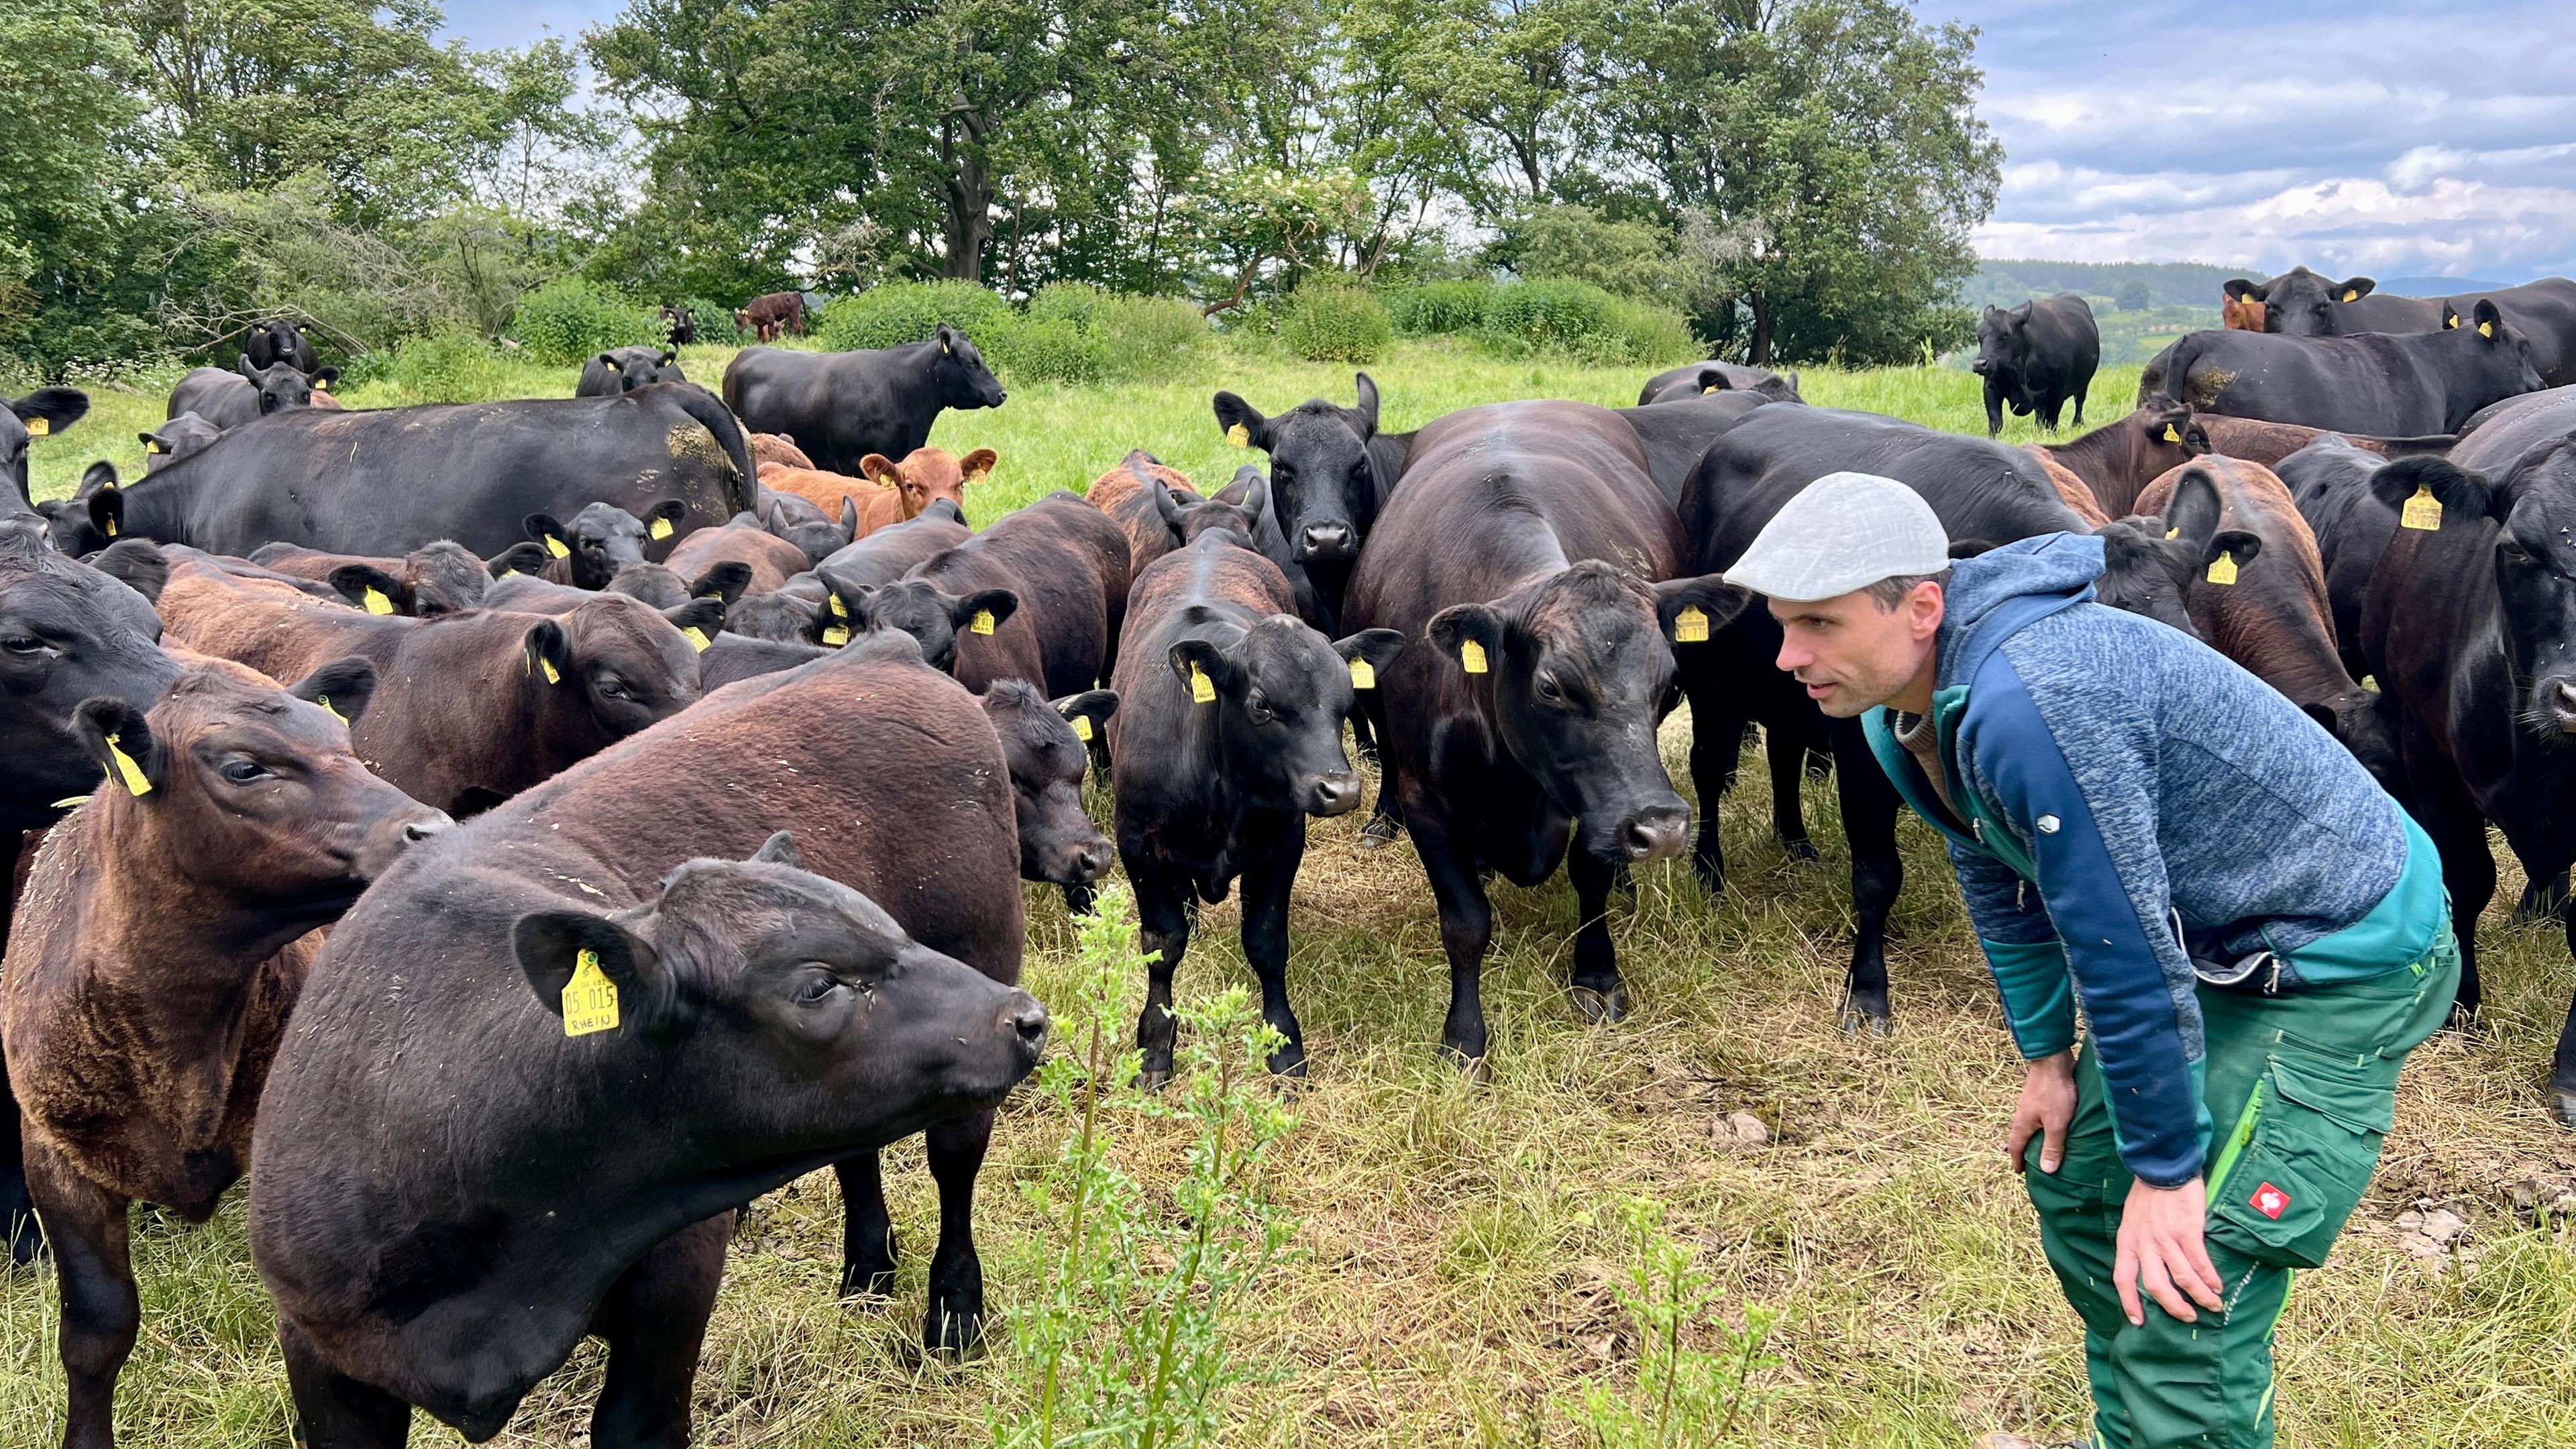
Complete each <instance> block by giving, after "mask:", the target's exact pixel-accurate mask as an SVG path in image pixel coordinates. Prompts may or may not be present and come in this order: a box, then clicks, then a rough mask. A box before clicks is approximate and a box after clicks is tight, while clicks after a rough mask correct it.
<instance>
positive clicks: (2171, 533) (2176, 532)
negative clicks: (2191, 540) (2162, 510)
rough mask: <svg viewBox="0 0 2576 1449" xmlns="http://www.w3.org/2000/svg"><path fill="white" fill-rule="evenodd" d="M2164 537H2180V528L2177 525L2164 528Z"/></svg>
mask: <svg viewBox="0 0 2576 1449" xmlns="http://www.w3.org/2000/svg"><path fill="white" fill-rule="evenodd" d="M2165 537H2167V538H2180V537H2182V529H2181V528H2180V527H2179V526H2177V527H2173V528H2168V529H2166V530H2165Z"/></svg>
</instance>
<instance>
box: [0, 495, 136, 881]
mask: <svg viewBox="0 0 2576 1449" xmlns="http://www.w3.org/2000/svg"><path fill="white" fill-rule="evenodd" d="M178 676H179V666H178V665H177V664H176V663H174V662H173V661H172V660H171V658H170V656H169V655H167V654H165V653H163V652H161V618H160V616H159V615H157V614H155V613H153V612H152V605H151V603H150V602H149V601H148V600H146V599H145V598H144V597H143V596H142V595H141V594H138V593H136V592H135V591H134V590H133V589H130V588H128V587H126V586H125V585H124V584H123V583H121V582H119V581H118V580H116V579H114V578H112V577H110V576H109V575H107V574H105V573H102V572H101V571H99V570H98V569H95V568H92V567H90V566H89V565H87V564H82V563H75V562H73V561H72V560H70V559H68V558H65V557H63V556H62V555H61V554H58V553H56V552H54V551H53V550H52V549H51V548H49V547H47V546H46V544H45V541H44V540H43V538H41V537H40V536H38V534H37V533H36V532H35V530H34V529H33V528H29V527H19V528H9V529H0V758H5V759H7V760H8V761H9V768H8V769H6V770H0V829H6V830H32V829H35V828H36V827H38V826H41V825H43V824H46V823H47V822H49V821H51V820H52V819H53V818H54V813H55V812H54V810H53V802H55V801H57V800H61V799H64V798H66V797H68V796H73V795H79V794H84V793H86V792H87V791H88V790H89V788H90V787H91V786H92V785H95V784H97V783H98V766H97V764H96V763H95V761H94V760H93V758H92V756H91V755H90V752H89V749H88V747H87V746H86V745H84V744H82V743H81V741H80V740H79V738H78V737H77V736H75V735H74V734H73V732H72V730H71V727H70V720H71V717H72V710H73V709H74V707H76V706H77V705H79V704H80V702H81V701H83V700H85V699H92V698H100V697H106V698H114V699H120V700H123V701H124V702H125V703H127V704H129V705H132V706H134V707H135V708H136V709H149V708H150V707H151V706H152V704H153V702H154V701H156V700H158V699H159V698H160V697H161V692H162V691H163V690H165V689H167V688H169V687H170V681H172V680H174V679H176V678H178Z"/></svg>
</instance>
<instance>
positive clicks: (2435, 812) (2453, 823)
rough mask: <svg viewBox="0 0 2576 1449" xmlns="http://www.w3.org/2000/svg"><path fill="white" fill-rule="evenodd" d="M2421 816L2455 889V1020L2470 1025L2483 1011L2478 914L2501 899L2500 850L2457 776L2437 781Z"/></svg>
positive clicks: (2446, 881) (2444, 876)
mask: <svg viewBox="0 0 2576 1449" xmlns="http://www.w3.org/2000/svg"><path fill="white" fill-rule="evenodd" d="M2424 793H2425V794H2426V795H2427V796H2429V797H2431V798H2430V799H2428V800H2427V801H2426V802H2425V805H2426V808H2425V810H2424V813H2423V814H2422V815H2421V816H2419V817H2418V821H2419V823H2421V824H2422V825H2423V827H2424V833H2425V834H2427V835H2430V836H2432V837H2433V847H2434V849H2436V850H2438V851H2440V852H2441V854H2442V885H2443V887H2444V888H2445V889H2447V890H2449V891H2450V893H2451V929H2452V930H2453V931H2454V932H2456V933H2457V934H2458V936H2459V938H2460V994H2459V996H2458V997H2457V998H2456V999H2455V1009H2454V1011H2453V1012H2452V1015H2451V1024H2452V1025H2454V1026H2459V1027H2465V1026H2467V1025H2468V1024H2469V1022H2470V1021H2471V1020H2472V1019H2474V1018H2475V1017H2476V1016H2477V1014H2478V1000H2479V991H2478V915H2479V913H2480V912H2482V911H2484V910H2485V909H2486V908H2487V902H2489V901H2491V900H2493V899H2495V883H2496V868H2495V852H2494V850H2493V849H2492V848H2490V847H2489V846H2488V845H2487V825H2486V817H2485V816H2484V815H2483V814H2481V813H2480V812H2479V810H2478V807H2477V803H2476V802H2475V801H2473V800H2471V799H2470V798H2469V796H2468V792H2467V791H2466V790H2464V789H2462V788H2461V786H2460V782H2459V779H2458V777H2457V776H2445V777H2443V778H2441V779H2438V780H2436V781H2433V782H2431V783H2430V784H2428V785H2427V786H2426V787H2425V790H2424Z"/></svg>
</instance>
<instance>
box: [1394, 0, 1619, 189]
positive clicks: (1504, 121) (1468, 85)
mask: <svg viewBox="0 0 2576 1449" xmlns="http://www.w3.org/2000/svg"><path fill="white" fill-rule="evenodd" d="M1606 14H1607V12H1606V9H1605V5H1604V3H1603V0H1350V4H1349V8H1348V9H1347V10H1346V11H1345V12H1344V22H1343V23H1344V25H1345V26H1346V27H1347V30H1348V34H1349V38H1350V42H1351V45H1352V47H1353V50H1354V62H1355V64H1357V65H1358V66H1359V67H1360V68H1362V69H1364V70H1367V71H1372V72H1375V73H1376V74H1377V75H1378V76H1380V77H1382V78H1383V80H1384V81H1385V82H1386V83H1387V84H1389V85H1391V86H1392V88H1393V89H1394V91H1395V93H1396V94H1397V95H1398V96H1399V97H1401V99H1402V101H1403V117H1402V119H1401V124H1403V125H1404V127H1405V129H1406V130H1407V131H1408V132H1410V133H1411V135H1412V146H1413V148H1414V149H1416V150H1417V151H1419V152H1420V153H1422V154H1424V155H1426V156H1428V157H1434V158H1436V164H1437V166H1438V168H1439V177H1440V181H1441V184H1442V186H1443V187H1444V189H1446V190H1448V191H1450V192H1451V193H1452V194H1454V195H1456V196H1458V197H1459V198H1460V199H1461V200H1463V201H1465V202H1466V203H1467V205H1468V207H1469V208H1470V209H1471V210H1472V211H1473V212H1474V213H1475V215H1476V216H1477V218H1478V219H1479V220H1482V221H1487V222H1491V221H1493V220H1494V219H1496V218H1497V217H1499V216H1501V215H1503V214H1504V213H1506V212H1507V211H1509V210H1511V209H1512V208H1513V207H1515V206H1526V205H1529V204H1532V203H1535V202H1541V201H1546V200H1550V199H1559V198H1560V197H1561V194H1562V192H1563V189H1564V187H1565V186H1566V185H1567V184H1568V183H1569V182H1570V181H1571V180H1573V178H1574V175H1575V174H1576V173H1579V172H1580V171H1581V169H1582V158H1583V157H1584V156H1586V155H1587V154H1590V152H1591V151H1592V149H1593V143H1594V142H1595V141H1596V140H1598V139H1599V136H1598V128H1597V127H1596V126H1595V124H1594V116H1593V113H1592V109H1591V107H1590V106H1588V105H1587V104H1586V101H1587V97H1588V94H1589V89H1590V87H1589V81H1588V78H1587V62H1588V59H1589V57H1590V56H1591V55H1592V54H1593V52H1594V50H1595V49H1596V48H1597V47H1598V46H1599V45H1600V44H1601V43H1602V41H1603V40H1604V29H1605V23H1606Z"/></svg>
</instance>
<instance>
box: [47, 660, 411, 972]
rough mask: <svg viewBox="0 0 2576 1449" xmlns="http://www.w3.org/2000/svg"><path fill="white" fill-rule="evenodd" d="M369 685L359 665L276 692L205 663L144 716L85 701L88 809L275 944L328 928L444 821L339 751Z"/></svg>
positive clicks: (76, 724)
mask: <svg viewBox="0 0 2576 1449" xmlns="http://www.w3.org/2000/svg"><path fill="white" fill-rule="evenodd" d="M375 687H376V667H375V666H374V665H373V664H370V663H369V662H367V661H366V660H364V659H355V658H352V659H342V660H338V661H336V662H334V663H330V664H325V665H323V666H322V667H321V668H319V669H316V670H315V671H313V672H312V673H311V674H309V675H307V676H305V678H304V679H302V680H301V681H299V682H298V683H296V684H294V685H293V686H291V687H289V688H287V689H283V690H281V689H279V688H278V687H277V686H275V685H273V684H270V683H268V682H267V681H266V680H262V679H258V678H257V677H256V676H254V675H251V674H250V671H248V670H246V669H241V668H239V667H237V666H231V665H224V664H205V665H199V666H197V667H196V668H193V669H190V670H188V671H187V672H186V673H184V674H181V675H180V676H179V677H178V680H177V682H175V683H174V684H172V685H171V686H170V690H169V693H168V694H166V695H164V696H163V697H162V699H161V700H160V702H159V703H157V704H155V705H154V706H153V707H152V708H151V710H150V711H149V712H148V713H147V712H146V711H144V710H140V709H137V708H135V707H134V704H133V703H132V702H131V701H129V700H125V699H120V698H117V697H115V696H112V695H103V696H99V697H97V698H92V699H86V700H83V701H81V704H80V707H79V708H78V709H76V710H74V711H73V714H72V729H73V732H74V733H76V734H77V735H78V736H79V737H80V741H81V744H82V747H83V748H84V749H85V750H86V751H87V752H88V754H89V757H90V761H91V764H92V765H93V767H94V768H95V769H96V770H98V771H99V772H100V773H102V774H104V775H105V777H106V783H105V784H103V785H101V786H100V787H99V791H98V794H97V796H96V797H94V799H93V804H92V806H91V808H93V809H104V810H106V811H107V812H108V820H109V821H110V822H111V824H110V825H109V826H108V828H109V829H112V830H115V831H116V832H117V833H118V835H119V836H120V837H124V838H133V837H138V836H139V837H140V839H141V840H142V841H143V842H145V849H147V850H149V851H150V852H151V854H152V855H154V856H157V857H159V858H160V859H162V860H163V861H166V862H167V863H168V864H169V865H170V867H171V868H173V869H175V870H177V871H179V872H181V873H183V874H184V875H185V876H186V877H187V878H188V879H187V883H188V884H189V885H192V886H195V887H197V888H199V889H202V890H208V891H213V892H216V893H220V894H221V895H223V896H225V897H228V898H230V899H231V900H232V901H234V902H236V903H239V904H241V905H245V906H249V907H251V908H253V909H256V910H259V911H260V912H261V914H262V915H263V916H264V917H266V918H268V920H267V925H268V927H269V929H270V930H271V931H272V932H273V933H274V935H273V940H274V943H275V945H283V944H285V942H286V941H288V940H291V939H293V938H294V937H296V936H299V935H301V934H303V933H304V932H306V931H308V930H311V929H312V928H313V927H315V926H317V925H322V924H325V923H327V922H330V921H334V920H337V919H338V918H339V916H340V913H341V912H343V911H345V910H347V909H348V908H349V906H350V905H351V904H352V903H353V902H355V901H356V900H357V898H358V893H359V892H361V891H363V890H365V889H366V888H367V884H368V883H369V882H370V881H373V880H374V879H375V878H376V877H377V876H379V875H382V874H383V873H384V871H385V869H386V867H388V866H390V865H392V864H393V861H394V858H395V857H396V856H397V855H400V854H401V853H402V852H403V850H404V849H406V848H408V847H409V846H411V845H413V844H415V843H417V842H419V841H422V840H426V839H428V838H429V837H430V836H431V835H434V834H436V833H437V832H439V831H441V830H444V829H446V828H447V826H448V825H449V823H450V822H449V820H448V818H447V816H446V815H444V814H443V813H441V812H439V811H436V810H433V809H430V808H429V807H428V806H426V805H423V804H421V803H420V802H419V801H417V800H414V799H412V798H411V797H410V796H408V795H406V794H404V793H403V792H402V791H400V790H397V789H395V788H394V787H393V786H392V785H389V784H387V783H386V782H385V781H384V780H382V779H381V778H379V777H378V776H377V775H376V774H375V773H374V772H372V771H370V770H369V769H368V768H367V767H366V766H365V765H364V764H363V763H361V762H360V761H359V759H358V757H357V755H356V754H355V753H354V752H353V751H352V750H351V748H350V745H349V725H350V723H352V722H354V721H355V720H356V719H357V718H358V716H359V715H360V714H361V713H363V712H364V711H365V709H366V707H367V700H368V698H369V697H370V696H371V695H373V694H374V692H375ZM156 846H157V847H158V848H155V847H156ZM275 945H272V946H270V947H269V949H275Z"/></svg>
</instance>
